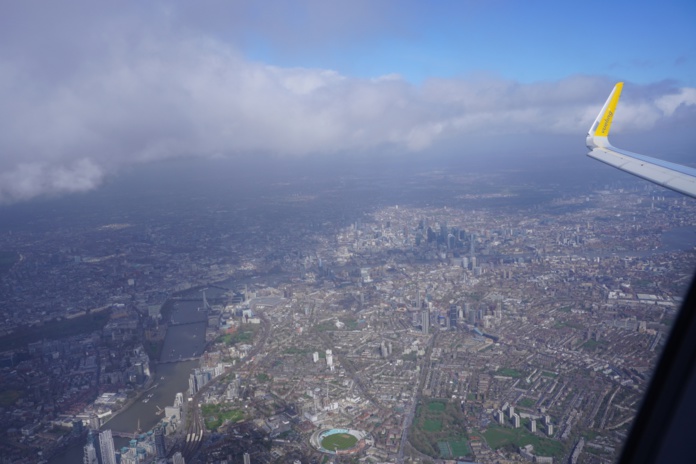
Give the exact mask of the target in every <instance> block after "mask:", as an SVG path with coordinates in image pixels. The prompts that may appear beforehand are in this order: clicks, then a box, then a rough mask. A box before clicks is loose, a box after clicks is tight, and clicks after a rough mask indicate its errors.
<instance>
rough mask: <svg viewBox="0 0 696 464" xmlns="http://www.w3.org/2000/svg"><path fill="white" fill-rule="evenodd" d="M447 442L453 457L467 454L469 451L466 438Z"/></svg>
mask: <svg viewBox="0 0 696 464" xmlns="http://www.w3.org/2000/svg"><path fill="white" fill-rule="evenodd" d="M448 443H449V445H450V449H451V450H452V456H454V457H458V456H466V455H467V454H469V453H471V450H470V449H469V444H468V443H467V442H466V440H454V441H452V440H450V441H449V442H448Z"/></svg>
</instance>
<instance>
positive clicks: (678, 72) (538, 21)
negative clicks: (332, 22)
mask: <svg viewBox="0 0 696 464" xmlns="http://www.w3.org/2000/svg"><path fill="white" fill-rule="evenodd" d="M376 3H380V2H376ZM382 4H383V5H385V7H384V8H376V9H375V12H374V14H377V15H380V17H381V20H382V21H384V22H383V23H382V24H373V23H371V22H368V23H367V24H366V25H364V24H363V26H364V27H363V28H361V27H360V26H361V23H362V19H363V18H362V17H360V16H358V17H353V18H347V19H346V23H348V24H347V25H344V24H341V25H340V26H339V27H337V30H336V31H334V32H333V33H329V34H328V36H327V34H326V31H324V37H323V38H322V39H320V40H317V39H316V38H315V37H314V35H313V34H314V33H315V32H316V28H315V27H313V26H312V25H311V24H308V23H310V22H312V21H317V22H320V21H322V17H321V16H320V14H321V12H317V16H313V15H312V13H311V12H306V11H305V12H302V11H300V12H298V13H297V14H296V15H288V16H286V18H288V22H289V25H287V26H286V27H287V28H288V29H287V34H288V35H293V36H294V38H293V39H292V40H290V41H289V42H290V43H289V44H287V43H286V42H287V40H286V38H285V37H273V35H270V37H269V36H261V35H260V34H258V31H248V32H247V33H246V34H245V35H246V37H245V38H246V39H247V40H245V41H243V42H242V43H244V44H245V46H244V51H245V53H247V54H248V56H249V57H250V58H252V59H257V60H260V61H263V62H267V63H274V64H277V65H281V66H304V67H319V68H330V69H335V70H337V71H339V72H341V73H345V74H347V75H352V76H357V77H374V76H379V75H384V74H391V73H397V74H400V75H402V76H403V77H404V78H406V79H407V80H409V81H411V82H415V83H420V82H422V81H423V80H424V79H427V78H429V77H459V76H466V75H470V74H473V73H490V74H495V75H498V76H500V77H503V78H507V79H515V80H518V81H520V82H534V81H542V80H555V79H561V78H563V77H567V76H569V75H573V74H588V75H607V76H612V77H616V78H619V79H624V80H628V81H632V82H636V83H643V84H644V83H649V82H654V81H658V80H662V79H673V80H676V81H678V82H679V83H681V84H684V85H694V83H695V82H696V27H694V25H695V24H696V2H690V1H678V2H660V3H658V2H648V1H615V2H606V1H584V2H549V1H490V2H483V1H473V2H471V1H469V2H467V1H439V2H418V1H401V2H395V3H389V2H382ZM391 18H393V22H392V20H391ZM351 30H352V31H355V33H351ZM303 35H305V36H306V37H303ZM298 36H299V37H298Z"/></svg>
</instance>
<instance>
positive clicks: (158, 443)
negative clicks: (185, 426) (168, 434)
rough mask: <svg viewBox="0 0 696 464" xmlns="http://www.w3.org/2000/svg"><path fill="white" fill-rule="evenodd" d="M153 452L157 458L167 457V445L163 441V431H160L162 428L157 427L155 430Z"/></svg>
mask: <svg viewBox="0 0 696 464" xmlns="http://www.w3.org/2000/svg"><path fill="white" fill-rule="evenodd" d="M155 451H156V452H157V457H158V458H166V457H167V443H166V441H165V439H164V430H162V427H157V428H156V429H155Z"/></svg>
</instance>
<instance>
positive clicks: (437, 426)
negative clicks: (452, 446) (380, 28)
mask: <svg viewBox="0 0 696 464" xmlns="http://www.w3.org/2000/svg"><path fill="white" fill-rule="evenodd" d="M423 430H425V431H426V432H439V431H440V430H442V421H441V420H436V419H426V420H425V423H424V424H423Z"/></svg>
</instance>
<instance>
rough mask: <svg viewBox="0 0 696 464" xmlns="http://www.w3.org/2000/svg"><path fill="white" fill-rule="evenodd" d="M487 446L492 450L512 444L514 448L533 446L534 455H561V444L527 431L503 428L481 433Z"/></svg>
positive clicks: (496, 427) (489, 428) (490, 429)
mask: <svg viewBox="0 0 696 464" xmlns="http://www.w3.org/2000/svg"><path fill="white" fill-rule="evenodd" d="M483 436H484V438H485V439H486V441H487V442H488V445H489V446H490V447H491V448H493V449H498V448H502V447H503V446H506V445H509V444H512V445H513V446H515V447H516V448H519V447H521V446H525V445H530V444H531V445H533V446H534V454H537V455H540V456H559V455H561V454H563V444H562V443H560V442H557V441H555V440H551V439H548V438H543V437H539V436H536V435H533V434H532V433H530V432H529V431H528V430H527V429H524V428H519V429H510V428H504V427H498V426H493V427H488V429H487V430H486V431H485V432H483Z"/></svg>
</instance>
